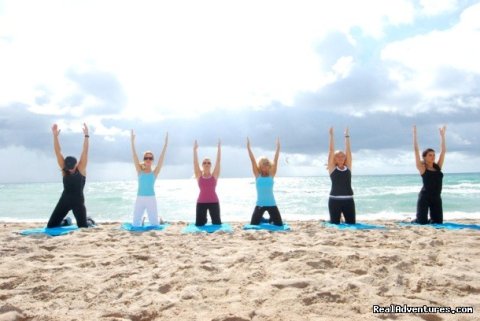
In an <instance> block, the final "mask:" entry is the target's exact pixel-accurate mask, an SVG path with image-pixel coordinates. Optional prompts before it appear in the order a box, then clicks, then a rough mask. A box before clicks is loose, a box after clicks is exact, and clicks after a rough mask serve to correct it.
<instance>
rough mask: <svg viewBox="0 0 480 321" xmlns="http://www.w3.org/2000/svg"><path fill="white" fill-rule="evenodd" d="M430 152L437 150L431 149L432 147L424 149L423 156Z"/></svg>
mask: <svg viewBox="0 0 480 321" xmlns="http://www.w3.org/2000/svg"><path fill="white" fill-rule="evenodd" d="M430 152H434V153H435V150H433V149H431V148H427V149H425V150H424V151H423V153H422V157H423V158H425V156H427V154H428V153H430Z"/></svg>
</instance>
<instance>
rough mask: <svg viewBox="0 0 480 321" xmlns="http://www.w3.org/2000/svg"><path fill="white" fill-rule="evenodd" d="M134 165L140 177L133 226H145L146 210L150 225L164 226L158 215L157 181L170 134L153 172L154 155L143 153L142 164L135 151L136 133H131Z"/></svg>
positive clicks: (166, 137) (147, 152) (166, 138)
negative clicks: (144, 214)
mask: <svg viewBox="0 0 480 321" xmlns="http://www.w3.org/2000/svg"><path fill="white" fill-rule="evenodd" d="M131 142H132V154H133V164H134V165H135V169H136V170H137V175H138V192H137V200H136V201H135V210H134V213H133V224H132V225H133V226H134V227H140V226H142V225H143V213H144V211H145V210H146V211H147V214H148V221H149V223H150V225H153V226H155V225H158V224H159V223H160V224H163V220H162V219H161V218H160V221H159V218H158V213H157V199H156V197H155V187H154V186H155V180H156V179H157V176H158V174H159V173H160V169H162V164H163V160H164V158H165V151H166V150H167V145H168V133H167V134H166V136H165V144H164V145H163V149H162V153H161V154H160V158H159V159H158V163H157V166H155V169H154V170H152V163H153V159H154V157H153V153H152V152H150V151H146V152H145V153H143V163H140V161H139V160H138V157H137V152H136V150H135V133H134V131H133V129H132V132H131Z"/></svg>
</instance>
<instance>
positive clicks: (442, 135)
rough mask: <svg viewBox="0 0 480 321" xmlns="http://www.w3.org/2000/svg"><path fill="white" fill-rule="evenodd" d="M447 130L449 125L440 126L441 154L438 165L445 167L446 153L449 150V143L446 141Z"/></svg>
mask: <svg viewBox="0 0 480 321" xmlns="http://www.w3.org/2000/svg"><path fill="white" fill-rule="evenodd" d="M446 131H447V126H443V127H442V128H440V156H438V163H437V164H438V166H440V168H443V161H444V160H445V153H446V152H447V145H446V143H445V132H446Z"/></svg>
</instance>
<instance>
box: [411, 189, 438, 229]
mask: <svg viewBox="0 0 480 321" xmlns="http://www.w3.org/2000/svg"><path fill="white" fill-rule="evenodd" d="M428 209H430V220H429V219H428ZM415 222H416V223H418V224H429V223H434V224H442V223H443V206H442V198H441V197H440V196H433V197H432V196H430V197H428V196H427V195H425V194H423V193H420V194H419V195H418V201H417V219H416V220H415Z"/></svg>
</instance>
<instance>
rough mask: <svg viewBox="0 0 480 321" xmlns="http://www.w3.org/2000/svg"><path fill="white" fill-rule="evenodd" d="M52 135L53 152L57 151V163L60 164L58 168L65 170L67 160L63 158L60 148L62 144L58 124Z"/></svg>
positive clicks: (55, 125)
mask: <svg viewBox="0 0 480 321" xmlns="http://www.w3.org/2000/svg"><path fill="white" fill-rule="evenodd" d="M52 134H53V150H54V151H55V156H56V158H57V163H58V166H60V168H61V169H63V168H64V167H65V158H64V157H63V154H62V149H61V148H60V142H59V140H58V136H59V135H60V129H58V125H57V124H53V126H52Z"/></svg>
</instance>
